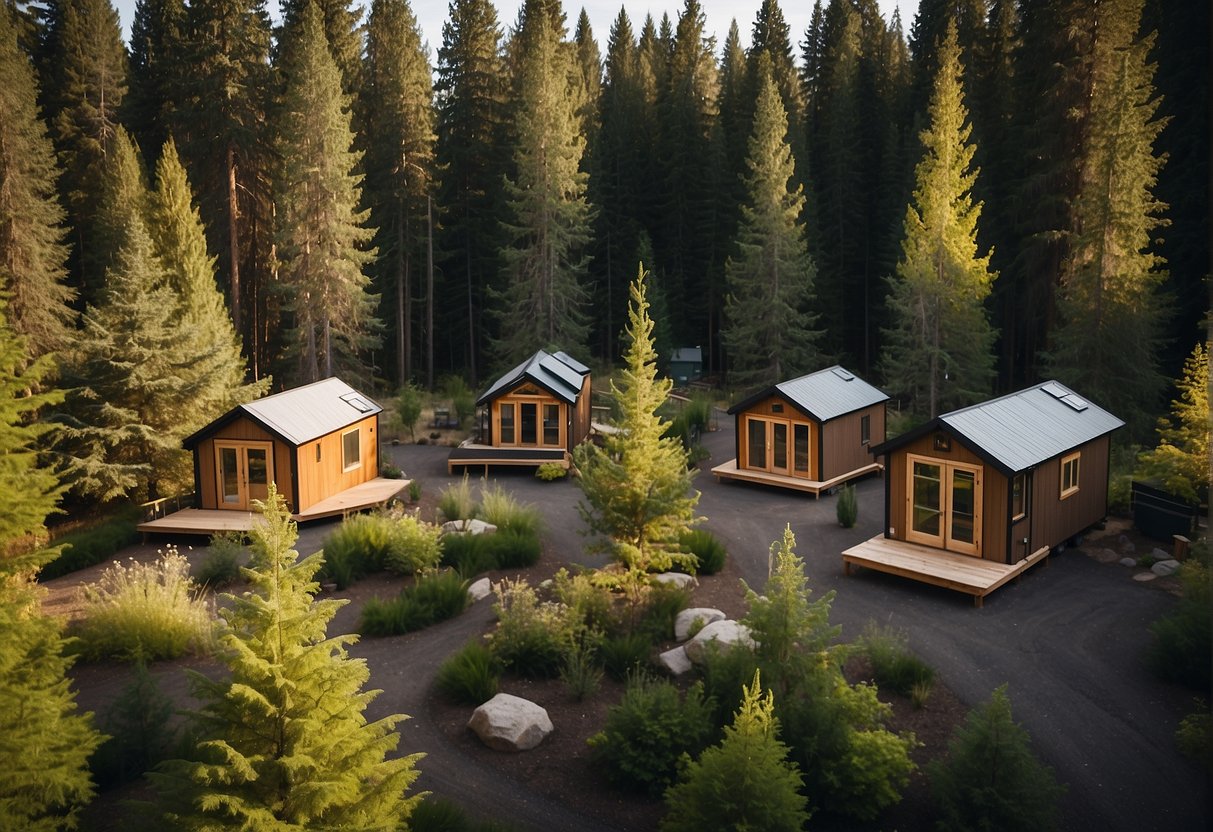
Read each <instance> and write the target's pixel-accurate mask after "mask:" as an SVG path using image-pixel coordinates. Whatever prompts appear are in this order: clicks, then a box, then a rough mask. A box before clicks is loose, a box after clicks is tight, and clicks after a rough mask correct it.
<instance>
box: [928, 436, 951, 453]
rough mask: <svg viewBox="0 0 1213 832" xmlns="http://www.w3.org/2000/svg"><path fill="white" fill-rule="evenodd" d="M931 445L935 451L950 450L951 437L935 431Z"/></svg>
mask: <svg viewBox="0 0 1213 832" xmlns="http://www.w3.org/2000/svg"><path fill="white" fill-rule="evenodd" d="M932 445H933V447H934V448H935V450H937V451H950V450H952V437H950V436H948V435H946V434H943V433H937V434H935V440H934V442H933V443H932Z"/></svg>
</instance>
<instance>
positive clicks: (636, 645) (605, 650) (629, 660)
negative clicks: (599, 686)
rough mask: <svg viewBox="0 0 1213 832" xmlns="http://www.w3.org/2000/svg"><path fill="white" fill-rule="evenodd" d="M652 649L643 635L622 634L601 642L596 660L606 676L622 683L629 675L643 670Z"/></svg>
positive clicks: (647, 638) (651, 645)
mask: <svg viewBox="0 0 1213 832" xmlns="http://www.w3.org/2000/svg"><path fill="white" fill-rule="evenodd" d="M652 649H653V643H652V642H651V641H650V640H649V637H648V636H646V635H645V634H643V633H622V634H619V635H614V636H607V637H606V638H604V639H603V640H602V643H601V644H600V645H598V658H599V659H600V660H601V662H602V667H603V669H604V670H606V672H607V675H609V676H610V677H611V678H612V679H616V680H618V681H621V682H622V681H624V680H625V679H627V678H628V676H629V674H632V673H635V672H637V671H642V670H644V668H645V666H646V665H647V664H648V662H649V652H650V651H651V650H652Z"/></svg>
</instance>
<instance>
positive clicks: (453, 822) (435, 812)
mask: <svg viewBox="0 0 1213 832" xmlns="http://www.w3.org/2000/svg"><path fill="white" fill-rule="evenodd" d="M408 829H409V830H410V832H514V830H516V829H517V827H514V826H511V825H510V824H508V823H504V822H502V821H499V820H472V819H471V818H469V817H468V816H467V813H466V812H464V811H463V809H461V808H459V807H458V806H456V805H455V804H454V803H452V802H451V801H449V800H446V799H445V798H441V797H434V796H433V795H430V796H429V797H427V798H426V799H425V800H423V801H421V802H420V803H418V804H417V806H416V808H414V809H413V813H412V814H411V815H409V822H408Z"/></svg>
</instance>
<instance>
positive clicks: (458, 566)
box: [440, 532, 497, 580]
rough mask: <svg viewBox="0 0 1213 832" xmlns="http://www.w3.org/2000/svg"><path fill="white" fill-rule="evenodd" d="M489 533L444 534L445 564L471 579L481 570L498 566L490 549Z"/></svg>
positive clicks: (443, 552) (442, 540) (443, 551)
mask: <svg viewBox="0 0 1213 832" xmlns="http://www.w3.org/2000/svg"><path fill="white" fill-rule="evenodd" d="M488 538H489V535H483V534H464V533H460V532H456V533H454V534H444V535H443V536H442V538H441V545H442V560H441V561H440V563H441V564H442V565H443V566H447V567H450V568H451V569H455V570H457V571H458V572H459V574H460V575H462V576H463V577H464V578H467V579H469V580H470V579H471V578H474V577H476V576H477V575H479V574H480V573H481V572H488V571H489V570H491V569H496V568H497V561H496V560H495V559H494V555H493V553H492V552H490V551H489V547H488V545H487V544H486V542H485V541H486V540H487V539H488Z"/></svg>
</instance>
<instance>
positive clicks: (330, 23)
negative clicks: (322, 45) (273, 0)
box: [275, 0, 363, 96]
mask: <svg viewBox="0 0 1213 832" xmlns="http://www.w3.org/2000/svg"><path fill="white" fill-rule="evenodd" d="M309 4H311V5H315V6H316V9H317V10H318V11H319V12H320V18H321V20H322V21H323V22H324V38H325V42H326V43H328V47H329V55H331V56H332V58H333V63H335V64H336V65H337V69H338V70H340V71H341V92H342V94H343V95H346V96H352V95H355V94H357V92H358V91H359V90H360V89H361V88H362V69H363V67H362V30H363V26H362V6H361V4H359V5H358V6H355V7H353V8H351V3H350V0H284V2H282V3H281V4H280V9H281V12H282V34H281V36H280V38H279V43H278V48H279V50H280V51H285V50H286V49H289V47H290V43H291V41H292V39H293V37H294V30H295V29H296V28H297V27H298V26H299V24H300V22H301V21H302V19H303V12H304V10H305V9H306V8H307V7H308V5H309ZM289 60H290V57H289V55H285V54H280V55H279V56H278V60H277V61H276V62H275V63H277V64H282V63H286V62H288V61H289Z"/></svg>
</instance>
